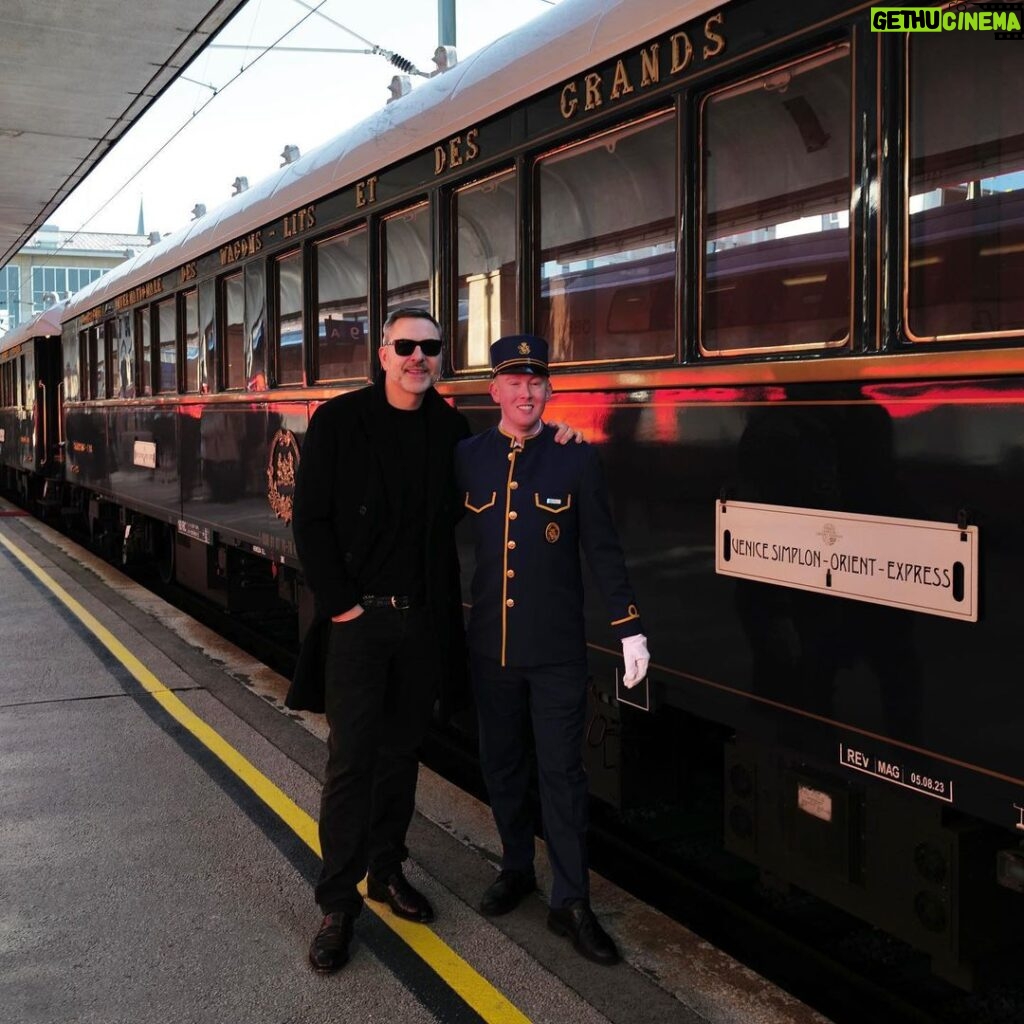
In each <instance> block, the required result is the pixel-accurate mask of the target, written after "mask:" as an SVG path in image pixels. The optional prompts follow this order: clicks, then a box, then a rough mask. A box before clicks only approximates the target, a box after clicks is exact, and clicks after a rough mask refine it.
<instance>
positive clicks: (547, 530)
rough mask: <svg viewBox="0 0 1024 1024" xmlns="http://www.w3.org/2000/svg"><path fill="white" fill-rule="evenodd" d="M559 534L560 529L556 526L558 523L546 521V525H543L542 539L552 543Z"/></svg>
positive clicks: (560, 532)
mask: <svg viewBox="0 0 1024 1024" xmlns="http://www.w3.org/2000/svg"><path fill="white" fill-rule="evenodd" d="M561 536H562V531H561V530H560V529H559V528H558V523H548V525H547V526H545V527H544V539H545V540H546V541H547V542H548V543H549V544H554V543H555V541H556V540H558V538H559V537H561Z"/></svg>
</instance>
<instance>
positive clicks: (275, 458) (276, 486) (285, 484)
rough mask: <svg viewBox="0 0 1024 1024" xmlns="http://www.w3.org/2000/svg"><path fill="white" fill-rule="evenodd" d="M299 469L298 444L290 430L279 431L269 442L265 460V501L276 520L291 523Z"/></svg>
mask: <svg viewBox="0 0 1024 1024" xmlns="http://www.w3.org/2000/svg"><path fill="white" fill-rule="evenodd" d="M298 468H299V443H298V441H296V440H295V435H294V434H293V433H292V432H291V431H290V430H279V431H278V432H277V433H276V434H275V435H274V440H273V441H271V442H270V457H269V458H268V459H267V500H268V501H269V502H270V507H271V508H272V509H273V510H274V515H275V516H277V518H278V519H283V520H284V521H285V522H286V523H290V522H291V521H292V502H293V501H294V499H295V471H296V470H297V469H298Z"/></svg>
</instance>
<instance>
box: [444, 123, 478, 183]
mask: <svg viewBox="0 0 1024 1024" xmlns="http://www.w3.org/2000/svg"><path fill="white" fill-rule="evenodd" d="M479 135H480V130H479V129H478V128H470V130H469V131H468V132H466V137H465V138H463V137H462V136H461V135H453V136H452V137H451V138H450V139H449V140H448V141H447V142H443V143H441V144H440V145H438V146H435V147H434V174H443V173H444V172H445V171H447V170H448V169H449V168H451V167H461V166H462V165H463V164H468V163H469V162H470V160H474V159H476V157H477V156H478V155H479V153H480V146H479V144H478V143H477V141H476V140H477V138H478V137H479Z"/></svg>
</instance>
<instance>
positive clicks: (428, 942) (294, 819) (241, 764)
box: [0, 531, 529, 1024]
mask: <svg viewBox="0 0 1024 1024" xmlns="http://www.w3.org/2000/svg"><path fill="white" fill-rule="evenodd" d="M0 544H3V546H4V547H5V548H7V550H8V551H10V552H11V554H12V555H14V557H15V558H17V559H18V561H19V562H21V563H22V565H24V566H25V568H26V569H28V570H29V572H31V573H32V575H33V576H35V577H36V579H38V580H39V582H40V583H42V584H43V586H44V587H46V589H47V590H49V591H50V592H51V593H52V594H53V595H54V596H55V597H56V598H57V599H58V600H59V601H60V602H61V603H62V604H64V605H65V606H66V607H67V608H68V609H69V610H70V611H71V612H72V614H73V615H75V616H76V617H77V618H78V619H79V620H80V621H81V622H82V624H83V625H84V626H85V627H86V629H88V630H89V632H90V633H92V634H93V635H94V636H95V637H96V638H97V639H98V640H99V641H100V643H101V644H103V646H104V647H106V648H107V650H108V651H110V653H111V654H113V655H114V657H115V658H117V660H118V661H119V662H121V664H122V665H123V666H124V667H125V668H126V669H127V670H128V671H129V672H130V673H131V674H132V676H134V678H135V679H136V680H138V682H139V683H140V685H141V686H142V687H143V688H144V689H145V690H146V691H147V692H148V693H149V694H150V696H152V697H153V699H154V700H156V701H157V703H159V704H160V706H161V707H163V709H164V710H165V711H166V712H167V713H168V714H169V715H170V716H171V717H172V718H174V719H175V720H176V721H177V722H179V723H180V724H181V725H183V726H184V727H185V728H186V729H188V731H189V732H190V733H192V735H193V736H195V737H196V739H198V740H199V742H200V743H202V744H203V746H204V747H206V748H207V749H208V750H210V751H211V752H212V753H213V754H214V755H215V756H216V757H218V758H219V759H220V760H221V761H223V762H224V764H225V765H227V767H228V768H230V769H231V771H233V772H234V773H235V775H237V776H238V777H239V778H240V779H241V780H242V781H243V782H244V783H245V784H246V785H247V786H248V787H249V788H250V789H251V790H252V791H253V792H254V793H255V794H256V795H257V796H258V797H259V798H260V799H261V800H262V801H263V802H264V803H265V804H266V805H267V806H268V807H269V808H270V809H271V810H272V811H273V812H274V813H275V814H276V815H277V816H278V817H279V818H280V819H281V820H282V821H283V822H284V823H285V824H286V825H287V826H288V827H289V828H290V829H291V830H292V831H293V832H294V833H295V834H296V835H297V836H298V837H299V838H300V839H301V840H302V841H303V842H304V843H305V844H306V845H307V846H308V847H309V848H310V849H311V850H312V851H313V852H314V853H315V854H316V855H317V856H318V857H320V856H321V853H320V839H319V836H318V834H317V824H316V822H315V821H314V820H313V818H312V817H311V816H310V815H308V814H307V813H306V812H305V811H304V810H303V809H302V808H301V807H299V806H298V805H297V804H296V803H295V802H294V801H293V800H292V799H291V797H289V796H288V795H287V794H285V793H284V792H282V790H280V789H279V788H278V787H277V786H275V785H274V783H273V782H271V781H270V779H268V778H267V777H266V776H265V775H264V774H263V773H262V772H260V771H259V770H258V769H257V768H255V767H254V766H253V765H251V764H250V763H249V762H248V761H247V760H246V759H245V758H244V757H243V756H242V755H241V754H240V753H239V752H238V751H237V750H235V748H234V747H232V746H231V744H229V743H227V742H226V741H225V740H224V739H223V738H222V737H221V736H220V735H219V734H218V733H217V732H215V731H214V730H213V729H211V728H210V726H209V725H207V724H206V722H204V721H203V720H202V719H201V718H200V717H199V716H198V715H196V714H195V712H194V711H192V710H191V709H190V708H189V707H187V706H186V705H185V704H184V703H182V701H181V700H180V699H179V698H178V697H176V696H175V695H174V693H172V692H171V691H170V690H169V689H168V688H167V687H166V686H164V684H163V683H162V682H160V680H159V679H158V678H157V677H156V676H155V675H154V674H153V673H152V672H151V671H150V670H149V669H148V668H146V666H145V665H143V664H142V662H141V661H139V659H138V658H137V657H136V656H135V655H134V654H132V652H131V651H129V650H128V648H126V647H125V646H124V644H122V643H121V641H120V640H118V639H117V637H115V636H114V634H113V633H111V632H110V630H109V629H107V628H106V626H104V625H103V624H102V623H101V622H100V621H99V620H98V619H97V618H96V617H95V616H94V615H92V614H91V613H90V612H88V611H86V609H85V608H84V607H83V606H82V605H81V604H80V603H79V602H78V601H76V600H75V598H73V597H72V596H71V595H70V594H69V593H68V592H67V591H66V590H64V588H63V587H61V585H60V584H59V583H57V581H56V580H54V578H53V577H52V576H50V575H49V573H47V572H46V570H45V569H43V568H42V567H41V566H39V565H37V564H36V563H35V562H34V561H33V560H32V559H31V558H30V557H29V556H28V555H27V554H26V553H25V552H24V551H22V549H21V548H19V547H18V546H17V545H16V544H14V543H13V542H12V541H11V540H9V539H8V538H7V537H5V536H4V534H3V532H2V531H0ZM360 891H362V892H363V894H364V895H365V891H366V887H365V883H363V884H361V885H360ZM366 906H367V907H368V908H369V909H370V910H372V911H373V912H374V913H375V914H376V915H377V916H378V917H379V918H380V919H381V920H382V921H383V922H384V923H385V924H386V925H387V926H388V927H389V928H391V930H392V931H394V932H395V933H396V934H397V935H398V936H399V937H400V938H401V939H402V940H403V941H404V942H405V943H406V944H407V945H409V946H410V947H412V949H413V950H414V951H415V952H416V953H417V954H418V955H419V956H420V957H421V959H423V960H424V961H425V962H426V963H427V964H429V965H430V967H431V968H432V969H433V970H434V971H435V973H436V974H437V975H438V976H439V977H440V978H441V979H442V980H443V981H444V982H445V984H446V985H448V987H449V988H451V989H452V990H454V991H455V992H457V993H458V994H459V995H460V996H461V997H462V998H463V999H464V1000H465V1001H466V1002H467V1003H468V1004H469V1005H470V1006H471V1007H472V1008H473V1009H474V1010H475V1011H476V1012H477V1013H478V1014H479V1015H480V1016H481V1017H482V1018H483V1019H484V1020H485V1021H488V1022H493V1024H529V1018H527V1017H526V1016H524V1015H523V1013H522V1012H521V1011H520V1010H519V1009H517V1008H516V1007H515V1006H514V1005H513V1004H512V1003H510V1002H509V1001H508V999H506V998H505V996H503V995H502V994H501V992H499V991H498V990H497V989H496V988H495V987H494V986H493V985H492V984H491V983H490V982H489V981H487V979H486V978H484V977H482V976H481V975H479V974H478V973H477V972H476V971H475V970H474V969H473V968H472V967H471V966H470V965H469V964H468V963H467V962H466V961H465V960H463V959H462V957H461V956H459V954H458V953H456V952H455V950H453V949H452V948H451V947H450V946H448V945H447V944H446V943H445V942H443V941H442V940H441V939H440V938H439V937H438V936H437V935H436V934H435V933H434V932H433V931H431V930H430V929H429V928H428V927H426V926H425V925H422V924H414V923H413V922H411V921H405V920H403V919H402V918H400V917H396V916H395V915H394V914H393V913H392V912H391V910H390V909H389V908H387V907H386V906H385V907H378V906H377V905H376V903H374V902H373V901H367V903H366Z"/></svg>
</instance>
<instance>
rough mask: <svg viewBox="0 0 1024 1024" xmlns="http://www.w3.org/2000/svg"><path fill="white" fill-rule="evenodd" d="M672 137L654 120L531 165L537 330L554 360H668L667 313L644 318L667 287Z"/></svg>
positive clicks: (669, 121) (664, 123) (668, 120)
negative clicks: (630, 310)
mask: <svg viewBox="0 0 1024 1024" xmlns="http://www.w3.org/2000/svg"><path fill="white" fill-rule="evenodd" d="M675 138H676V133H675V119H674V116H673V115H672V114H671V113H668V114H658V115H655V116H654V117H652V118H648V119H646V120H644V121H640V122H637V123H635V124H631V125H628V126H626V127H624V128H620V129H617V130H615V131H612V132H608V133H606V134H604V135H601V136H599V137H598V138H595V139H590V140H588V141H587V142H584V143H582V144H580V145H577V146H573V147H570V148H569V149H565V150H562V151H560V152H557V153H554V154H551V155H549V156H546V157H544V158H542V159H541V160H540V162H539V164H538V168H537V172H538V173H537V186H538V196H539V203H540V254H539V259H538V261H537V267H538V275H539V276H538V280H537V282H536V285H537V327H538V330H539V331H540V333H541V334H543V335H545V336H546V337H547V338H548V341H549V343H550V345H551V358H552V359H553V360H556V361H558V362H573V363H576V362H589V361H593V360H600V359H628V358H642V357H650V356H670V355H672V354H674V353H675V350H676V345H675V317H674V314H672V315H669V317H668V320H667V323H666V322H665V317H664V316H659V317H658V318H654V317H652V316H651V315H649V314H650V311H651V310H652V309H653V308H654V307H655V306H659V304H660V305H661V306H663V302H662V300H660V299H659V297H658V296H659V295H663V293H664V289H665V288H666V287H667V288H669V289H670V290H671V289H672V288H673V283H674V281H675V250H676V229H675V223H676V211H675V195H676V185H675V182H676V159H675ZM627 293H628V294H627ZM633 305H636V306H637V309H638V310H643V313H642V314H641V313H640V312H638V313H637V314H636V315H634V316H632V318H631V319H629V320H628V322H627V319H626V318H625V317H624V316H623V313H622V310H623V309H625V308H626V307H629V306H633ZM673 307H674V302H670V309H671V308H673Z"/></svg>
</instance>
